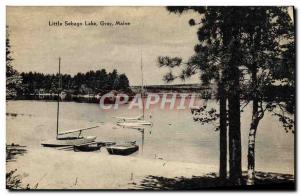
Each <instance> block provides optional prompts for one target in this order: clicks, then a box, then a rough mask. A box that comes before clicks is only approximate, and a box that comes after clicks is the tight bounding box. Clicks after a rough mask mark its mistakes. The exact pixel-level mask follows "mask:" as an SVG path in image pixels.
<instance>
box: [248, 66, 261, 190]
mask: <svg viewBox="0 0 300 195" xmlns="http://www.w3.org/2000/svg"><path fill="white" fill-rule="evenodd" d="M251 73H252V74H251V80H252V88H253V105H252V121H251V125H250V130H249V135H248V156H247V157H248V167H247V168H248V177H247V185H254V182H255V138H256V131H257V127H258V123H259V120H260V119H259V116H258V94H257V90H256V88H257V67H256V63H253V65H252V70H251Z"/></svg>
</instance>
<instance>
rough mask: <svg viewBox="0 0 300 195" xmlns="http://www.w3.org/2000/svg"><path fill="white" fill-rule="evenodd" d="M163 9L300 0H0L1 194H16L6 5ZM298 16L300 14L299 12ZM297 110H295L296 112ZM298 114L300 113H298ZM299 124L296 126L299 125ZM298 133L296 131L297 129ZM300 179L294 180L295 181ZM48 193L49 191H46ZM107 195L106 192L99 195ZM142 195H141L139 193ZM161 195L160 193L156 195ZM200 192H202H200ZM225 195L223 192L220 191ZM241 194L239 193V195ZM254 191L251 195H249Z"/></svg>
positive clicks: (299, 4)
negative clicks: (10, 183) (11, 169)
mask: <svg viewBox="0 0 300 195" xmlns="http://www.w3.org/2000/svg"><path fill="white" fill-rule="evenodd" d="M9 5H11V6H33V5H37V6H71V5H73V6H81V5H85V6H165V5H244V6H246V5H260V6H265V5H293V6H295V8H296V9H297V8H298V9H299V7H300V1H299V0H263V1H262V0H247V1H242V0H230V1H225V0H219V1H217V0H163V1H162V0H151V1H148V2H145V1H138V0H126V2H124V1H122V0H109V1H108V0H106V1H104V0H101V1H100V0H63V1H62V0H0V24H1V26H0V51H2V52H0V59H1V66H0V72H1V76H0V89H1V93H0V96H1V99H0V100H1V101H0V110H1V111H0V125H1V126H0V127H1V128H0V141H1V152H0V159H1V163H0V168H1V169H0V170H1V175H0V191H1V194H9V193H16V192H8V191H7V190H6V189H5V173H6V171H5V158H6V157H5V138H6V135H5V130H6V127H5V123H6V119H5V112H6V110H5V65H4V64H5V53H4V51H5V24H6V19H5V15H6V9H5V7H6V6H9ZM298 14H299V13H298ZM295 21H296V22H297V24H296V26H299V20H298V17H297V15H296V18H295ZM298 32H299V31H297V35H296V37H297V38H299V33H298ZM297 54H298V55H297V56H299V47H298V44H297ZM299 72H300V71H299V67H298V69H297V75H299ZM297 91H299V85H298V86H297ZM297 100H298V101H297V102H298V103H299V96H298V94H297ZM297 111H298V110H297ZM298 115H299V113H298ZM298 115H297V122H299V120H298V119H299V117H298ZM298 125H299V123H298ZM296 131H297V130H296ZM297 140H298V141H299V133H297ZM296 151H297V157H299V150H298V147H297V150H296ZM298 170H299V167H298V169H297V176H299V171H298ZM298 178H299V177H297V179H298ZM297 186H298V187H299V182H298V180H297ZM33 193H34V194H41V193H44V192H29V194H33ZM47 193H49V192H47ZM51 193H55V194H62V193H65V192H51ZM78 193H79V194H84V193H85V192H78ZM100 193H104V194H107V193H109V192H100ZM114 193H117V194H119V193H121V192H114ZM138 193H142V192H138ZM159 193H162V192H159ZM182 193H187V192H182ZM201 193H203V192H201ZM215 193H217V192H213V193H212V194H215ZM222 193H224V192H222ZM239 193H241V192H239ZM252 193H253V192H250V194H252ZM270 193H274V192H270Z"/></svg>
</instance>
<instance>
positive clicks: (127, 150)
mask: <svg viewBox="0 0 300 195" xmlns="http://www.w3.org/2000/svg"><path fill="white" fill-rule="evenodd" d="M106 149H107V151H108V153H109V154H112V155H123V156H126V155H130V154H132V153H134V152H136V151H138V150H139V146H138V145H133V144H126V145H114V146H108V147H106Z"/></svg>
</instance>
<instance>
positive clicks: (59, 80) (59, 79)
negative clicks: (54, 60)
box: [56, 57, 61, 139]
mask: <svg viewBox="0 0 300 195" xmlns="http://www.w3.org/2000/svg"><path fill="white" fill-rule="evenodd" d="M60 88H61V75H60V57H59V58H58V87H57V114H56V117H57V118H56V139H58V125H59V95H60Z"/></svg>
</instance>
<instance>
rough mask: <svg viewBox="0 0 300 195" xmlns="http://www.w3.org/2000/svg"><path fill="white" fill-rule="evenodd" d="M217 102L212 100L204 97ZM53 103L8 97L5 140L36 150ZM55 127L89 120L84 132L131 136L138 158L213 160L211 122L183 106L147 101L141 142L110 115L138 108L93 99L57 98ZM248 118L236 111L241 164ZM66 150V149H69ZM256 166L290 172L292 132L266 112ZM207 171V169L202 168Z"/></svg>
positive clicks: (51, 132)
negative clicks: (198, 118) (105, 107)
mask: <svg viewBox="0 0 300 195" xmlns="http://www.w3.org/2000/svg"><path fill="white" fill-rule="evenodd" d="M208 104H209V105H210V106H216V108H217V107H218V106H217V102H216V101H213V100H211V101H209V102H208ZM56 106H57V103H56V102H44V101H8V102H7V108H6V109H7V113H17V114H18V115H17V116H7V131H6V134H7V143H12V142H14V143H18V144H21V145H26V146H27V147H28V150H30V149H31V148H34V149H41V150H43V147H42V146H41V145H40V143H41V141H42V140H44V139H51V138H55V134H56ZM60 108H61V109H60V111H61V112H60V130H61V131H65V130H69V129H78V128H84V127H88V126H93V125H95V124H100V127H99V128H95V129H92V130H89V131H86V132H85V133H84V134H86V135H96V136H97V139H98V140H104V141H116V142H122V141H133V140H136V141H137V144H139V145H140V150H139V152H137V153H135V154H133V156H136V157H138V158H152V159H153V158H162V159H164V160H171V161H182V162H194V163H200V164H213V165H218V163H219V162H218V161H219V160H218V159H219V132H217V131H214V129H215V127H214V126H213V125H211V124H207V125H201V124H199V123H197V122H194V121H193V118H192V114H191V113H190V111H189V110H163V109H161V108H160V107H159V106H152V107H151V108H150V109H149V110H146V118H147V120H148V119H149V116H150V115H151V116H152V118H151V119H150V120H151V121H152V122H153V124H154V125H153V126H152V127H148V128H146V129H145V133H144V144H143V147H142V140H143V139H142V133H140V132H139V131H137V130H133V129H127V128H122V127H118V126H116V125H115V122H116V121H115V119H113V118H112V117H113V116H126V117H134V116H138V115H141V113H142V111H141V110H140V109H133V110H132V109H131V110H129V109H128V105H123V106H121V107H120V108H119V109H117V110H114V109H111V110H103V109H101V108H100V106H99V105H97V104H87V103H75V102H61V103H60ZM250 120H251V105H250V104H249V105H248V106H247V107H246V108H245V111H244V112H243V113H242V118H241V122H242V128H241V130H242V151H243V156H242V162H243V168H244V169H246V166H247V163H246V162H247V139H248V130H249V126H250ZM70 152H71V151H70ZM256 169H257V170H264V171H267V170H268V171H276V172H282V173H293V172H294V135H293V134H292V133H286V132H285V131H284V129H283V128H282V126H281V125H280V123H279V122H278V120H277V118H275V117H274V116H272V115H271V114H270V113H266V115H265V117H264V118H263V120H262V121H261V123H260V124H259V129H258V132H257V141H256ZM208 172H209V170H208Z"/></svg>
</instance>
